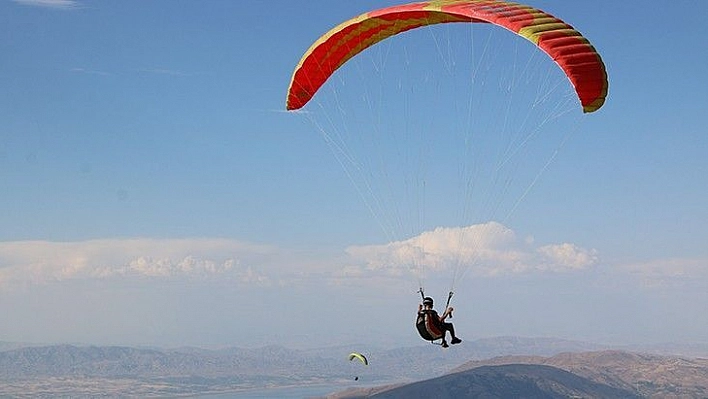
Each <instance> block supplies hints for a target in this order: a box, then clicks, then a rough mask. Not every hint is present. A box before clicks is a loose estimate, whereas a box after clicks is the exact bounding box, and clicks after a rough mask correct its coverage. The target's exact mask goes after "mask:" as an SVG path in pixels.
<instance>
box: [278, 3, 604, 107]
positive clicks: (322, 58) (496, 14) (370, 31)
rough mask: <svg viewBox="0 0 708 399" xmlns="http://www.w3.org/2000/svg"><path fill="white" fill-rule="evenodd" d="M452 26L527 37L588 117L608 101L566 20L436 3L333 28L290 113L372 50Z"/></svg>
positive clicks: (512, 9)
mask: <svg viewBox="0 0 708 399" xmlns="http://www.w3.org/2000/svg"><path fill="white" fill-rule="evenodd" d="M450 22H479V23H490V24H493V25H498V26H501V27H503V28H505V29H508V30H510V31H512V32H514V33H516V34H518V35H519V36H522V37H524V38H526V39H528V40H529V41H531V42H532V43H534V44H535V45H537V46H538V47H539V48H540V49H541V50H543V51H544V52H545V53H546V54H548V56H550V57H551V58H552V59H553V60H554V61H555V62H556V63H557V64H558V66H560V68H561V69H562V70H563V71H564V72H565V74H566V76H567V77H568V79H569V80H570V82H571V83H572V84H573V87H574V88H575V91H576V93H577V96H578V99H579V100H580V103H581V105H582V107H583V111H584V112H594V111H596V110H598V109H599V108H600V107H602V105H603V104H604V102H605V97H606V96H607V87H608V83H607V73H606V71H605V65H604V63H603V62H602V59H601V58H600V55H599V54H598V53H597V51H595V48H594V47H593V46H592V45H591V44H590V42H589V41H588V40H587V39H586V38H585V37H583V36H582V35H581V34H580V32H578V31H576V30H575V29H574V28H573V27H572V26H571V25H569V24H567V23H565V22H564V21H562V20H560V19H558V18H556V17H554V16H552V15H550V14H548V13H546V12H544V11H541V10H538V9H535V8H533V7H530V6H527V5H524V4H519V3H514V2H510V1H502V0H435V1H423V2H419V3H411V4H405V5H398V6H392V7H387V8H382V9H380V10H376V11H371V12H368V13H365V14H362V15H360V16H358V17H355V18H352V19H350V20H349V21H346V22H343V23H342V24H340V25H338V26H337V27H335V28H333V29H332V30H330V31H329V32H327V33H326V34H324V35H323V36H322V37H320V38H319V39H318V40H317V41H315V42H314V43H313V44H312V46H311V47H310V48H309V50H307V52H305V54H304V55H303V57H302V59H301V60H300V63H299V64H298V66H297V68H296V69H295V71H294V73H293V77H292V80H291V82H290V88H289V90H288V95H287V101H286V108H287V109H288V110H296V109H299V108H301V107H303V106H304V105H305V104H306V103H307V102H309V101H310V99H311V98H312V97H313V96H314V95H315V93H316V92H317V91H318V90H319V88H320V87H321V86H322V85H323V84H324V83H325V81H326V80H327V79H329V78H330V76H331V75H332V74H333V73H334V72H335V71H336V70H337V69H339V68H340V67H341V66H342V65H343V64H345V63H346V62H347V61H348V60H350V59H351V58H352V57H354V56H356V55H357V54H359V53H360V52H362V51H364V50H365V49H367V48H368V47H371V46H373V45H374V44H376V43H378V42H380V41H382V40H384V39H387V38H389V37H391V36H394V35H397V34H399V33H402V32H405V31H409V30H411V29H415V28H420V27H423V26H428V25H434V24H441V23H450Z"/></svg>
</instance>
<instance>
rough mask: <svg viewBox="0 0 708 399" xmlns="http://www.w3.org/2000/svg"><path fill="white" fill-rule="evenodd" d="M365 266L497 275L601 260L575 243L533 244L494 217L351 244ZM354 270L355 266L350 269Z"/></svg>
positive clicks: (574, 267) (395, 270) (581, 265)
mask: <svg viewBox="0 0 708 399" xmlns="http://www.w3.org/2000/svg"><path fill="white" fill-rule="evenodd" d="M347 252H348V253H349V255H350V256H352V258H353V259H355V260H356V261H358V262H359V264H361V265H362V266H361V268H362V269H363V270H368V271H370V272H375V271H376V272H381V273H385V274H390V275H395V274H401V273H403V272H405V271H406V270H408V271H413V272H419V271H420V270H423V269H425V270H431V271H441V270H451V269H456V270H457V271H458V272H459V271H460V270H464V271H466V270H470V272H472V273H474V274H476V275H484V276H494V275H506V274H513V273H524V272H544V271H552V272H561V271H571V270H580V269H585V268H588V267H591V266H593V265H594V264H595V263H596V262H597V253H596V251H595V250H592V249H585V248H582V247H580V246H578V245H575V244H571V243H562V244H551V245H545V246H540V247H534V244H533V240H529V239H522V240H520V239H518V238H517V236H516V234H515V233H514V231H512V230H511V229H509V228H507V227H506V226H504V225H502V224H500V223H497V222H489V223H485V224H478V225H473V226H467V227H455V228H442V227H439V228H436V229H435V230H433V231H427V232H424V233H422V234H420V235H418V236H416V237H412V238H410V239H407V240H404V241H397V242H391V243H388V244H384V245H368V246H353V247H349V248H348V249H347ZM348 273H349V274H353V273H354V272H353V270H352V267H351V266H350V267H349V269H348Z"/></svg>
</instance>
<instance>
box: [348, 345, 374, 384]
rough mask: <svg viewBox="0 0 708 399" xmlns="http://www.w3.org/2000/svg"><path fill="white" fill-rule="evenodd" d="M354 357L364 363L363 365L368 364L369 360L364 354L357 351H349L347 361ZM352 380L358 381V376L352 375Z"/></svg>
mask: <svg viewBox="0 0 708 399" xmlns="http://www.w3.org/2000/svg"><path fill="white" fill-rule="evenodd" d="M354 359H359V361H361V362H362V363H363V364H364V366H368V365H369V360H368V359H367V358H366V356H364V355H362V354H361V353H357V352H352V353H350V354H349V361H352V360H354ZM354 381H359V376H356V377H354Z"/></svg>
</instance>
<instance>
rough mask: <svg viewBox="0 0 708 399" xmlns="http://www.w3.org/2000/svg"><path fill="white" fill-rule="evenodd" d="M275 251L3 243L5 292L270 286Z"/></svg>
mask: <svg viewBox="0 0 708 399" xmlns="http://www.w3.org/2000/svg"><path fill="white" fill-rule="evenodd" d="M272 253H273V249H272V248H270V247H268V246H264V245H256V244H250V243H243V242H239V241H235V240H226V239H112V240H88V241H80V242H48V241H15V242H4V243H0V286H3V285H5V286H8V285H11V284H23V283H39V284H41V283H48V282H56V281H64V280H71V279H109V278H209V277H210V276H219V277H226V278H232V279H234V280H236V281H238V282H242V283H260V284H266V283H269V281H270V280H269V278H268V277H267V276H266V275H265V274H264V273H262V272H260V271H258V268H259V266H260V265H263V264H264V263H267V262H264V260H263V259H265V258H267V257H268V256H270V255H271V254H272Z"/></svg>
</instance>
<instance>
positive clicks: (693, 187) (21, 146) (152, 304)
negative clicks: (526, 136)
mask: <svg viewBox="0 0 708 399" xmlns="http://www.w3.org/2000/svg"><path fill="white" fill-rule="evenodd" d="M392 4H396V3H395V2H392V1H356V2H352V1H324V0H323V1H317V2H312V1H288V2H285V1H280V2H250V3H248V4H247V5H246V4H245V3H243V2H229V1H212V2H199V1H186V0H185V1H169V2H168V1H150V2H143V1H121V2H97V1H70V0H64V1H59V0H54V1H53V0H45V1H39V0H37V1H30V0H27V1H20V0H17V1H13V0H3V1H2V2H0V26H1V27H2V28H0V29H1V33H0V48H2V50H3V54H5V56H4V57H3V58H2V61H0V80H1V86H2V87H3V90H2V91H1V92H0V192H2V195H0V226H2V228H0V314H1V315H2V316H0V320H1V321H2V322H0V340H4V341H33V342H83V343H94V344H107V343H110V344H149V345H165V346H177V345H195V346H229V345H243V344H244V343H246V342H248V345H251V344H252V342H253V340H254V337H257V338H256V339H255V340H256V341H257V342H258V344H270V343H280V344H285V345H295V346H308V345H311V344H312V336H313V334H314V332H313V331H312V323H311V322H310V320H309V319H311V318H316V319H318V320H320V321H318V322H317V323H326V324H327V325H329V326H330V331H331V332H330V335H329V336H328V337H327V342H329V343H332V344H340V343H350V342H357V341H358V342H362V341H365V342H373V343H376V344H380V345H391V344H393V343H395V344H412V345H415V344H418V343H419V342H421V341H420V340H419V339H418V338H417V337H416V335H415V331H414V330H413V327H412V325H411V324H412V320H411V319H412V315H411V312H412V311H413V309H414V308H415V306H416V301H417V298H416V293H415V291H416V290H417V288H418V287H417V284H418V283H417V281H416V279H415V278H414V277H412V276H410V275H409V273H407V272H406V270H404V268H401V267H397V266H396V262H397V258H394V257H393V255H392V252H391V250H392V249H393V250H398V252H397V253H398V254H401V253H406V249H407V248H408V249H410V248H411V246H415V243H420V242H423V241H425V242H427V244H426V245H428V248H433V247H434V248H448V249H449V247H450V245H449V244H450V241H449V240H448V241H446V239H445V237H446V235H445V234H453V235H454V234H458V235H457V236H455V237H469V236H467V235H459V234H460V233H459V232H460V231H472V232H473V233H470V234H472V236H473V237H476V238H478V239H480V240H481V241H483V242H484V243H485V245H488V246H487V247H484V248H483V249H486V250H489V251H490V252H489V253H493V254H494V255H493V256H492V255H489V256H488V257H483V258H481V259H483V262H482V263H484V265H475V266H472V267H470V268H468V269H465V270H466V271H467V272H466V274H465V277H464V279H461V280H460V281H459V283H457V284H456V287H455V288H456V298H455V305H456V308H457V314H456V315H455V322H456V323H457V325H458V330H459V331H460V335H461V336H462V337H463V338H468V339H474V338H477V337H489V336H496V335H522V336H557V337H562V338H569V339H583V340H591V341H596V342H609V343H633V342H665V341H685V342H695V341H700V340H704V339H705V338H704V337H706V336H708V321H707V319H706V318H705V314H706V313H707V312H708V289H707V288H708V249H707V248H708V247H706V245H705V242H706V241H707V240H708V230H707V229H706V226H705V221H706V220H708V211H707V210H706V207H705V195H706V188H707V187H708V185H707V184H706V183H708V180H707V179H706V176H708V160H707V158H706V157H705V155H704V152H705V149H706V148H708V139H706V136H705V129H706V126H708V113H707V112H706V110H708V99H707V98H706V95H705V93H706V92H708V79H706V78H705V73H704V69H705V67H704V65H705V63H706V56H707V55H708V44H706V42H705V40H703V32H702V31H703V28H702V26H703V25H702V23H703V21H705V20H706V18H707V17H708V6H705V5H703V3H700V2H679V3H676V4H673V5H672V6H671V7H663V8H658V7H641V6H638V5H637V4H632V3H626V2H625V3H620V4H618V3H617V2H610V1H595V2H564V1H550V0H547V1H534V2H532V3H531V4H532V5H533V6H536V7H538V8H541V9H544V10H545V11H548V12H550V13H552V14H554V15H556V16H558V17H560V18H562V19H564V20H566V21H568V22H569V23H571V24H573V25H574V26H575V27H576V28H577V29H578V30H580V31H581V32H582V33H583V34H584V35H585V36H586V37H588V38H589V39H590V40H591V41H592V42H593V44H594V45H595V47H596V48H597V49H598V51H599V52H600V53H601V54H602V56H603V59H604V61H605V63H606V65H607V68H608V74H609V76H610V94H609V96H608V101H607V103H606V105H605V106H604V107H603V108H602V109H601V110H599V111H598V112H597V113H595V114H592V115H587V116H585V117H577V118H574V119H573V121H572V122H571V125H570V126H572V129H573V130H574V133H573V134H572V135H571V136H570V137H569V138H568V140H567V141H566V142H564V144H563V145H562V148H560V147H558V148H560V151H559V152H558V154H557V155H556V156H554V157H553V159H552V162H550V165H549V167H548V168H547V169H545V170H543V174H542V176H541V178H540V179H539V180H538V181H537V182H536V183H535V184H533V187H532V188H531V190H530V192H529V194H528V195H525V196H523V201H521V202H520V204H519V206H518V207H517V208H515V209H514V211H513V213H512V214H511V215H510V216H509V217H507V216H506V212H504V211H500V212H498V213H496V214H491V215H482V216H483V217H484V216H488V217H489V218H488V219H483V218H477V217H476V216H475V215H471V217H470V218H469V220H457V219H455V218H454V216H455V213H454V212H450V213H447V212H446V211H447V208H446V205H444V204H443V203H438V202H436V201H437V199H436V197H435V195H434V194H435V193H431V194H432V197H431V200H430V202H429V203H427V204H426V208H425V213H426V216H427V217H428V219H427V220H426V221H425V222H424V223H420V224H416V223H411V224H410V225H409V226H407V228H408V229H409V230H406V231H402V232H399V233H394V234H388V235H387V234H386V233H385V232H382V229H381V228H380V224H381V222H382V221H383V222H386V220H385V219H386V218H387V217H390V216H391V215H392V213H395V212H396V210H395V209H394V210H390V208H389V210H388V211H387V212H388V214H386V212H384V215H383V216H381V215H378V216H372V215H371V213H370V212H369V209H368V208H367V206H366V200H367V199H366V198H362V197H365V196H362V195H359V193H358V192H357V189H356V188H355V185H354V184H352V183H353V181H352V179H349V178H348V177H347V175H346V173H345V171H344V170H343V168H341V167H340V165H339V163H338V162H337V160H336V159H335V157H334V156H333V153H332V151H330V149H329V148H328V146H327V143H326V142H325V140H323V137H322V135H321V134H320V133H319V132H318V131H317V128H316V124H317V123H319V122H321V121H322V120H323V119H321V118H326V117H328V116H332V115H334V116H340V114H339V113H338V111H328V112H329V113H325V115H324V116H322V112H318V111H321V110H322V109H323V108H326V107H328V106H332V104H333V103H332V102H331V101H332V100H329V99H328V98H331V97H332V96H341V97H345V96H347V95H351V96H352V97H355V96H356V95H357V94H355V93H358V92H357V91H356V90H355V88H354V87H355V86H356V85H357V83H353V82H361V80H354V79H361V76H367V77H368V76H373V77H374V78H383V77H384V76H386V75H383V72H378V71H377V70H376V68H375V67H376V66H381V64H379V65H375V66H374V68H372V69H371V70H369V69H367V68H368V67H367V65H370V64H371V61H372V60H374V61H375V60H376V59H377V57H380V56H381V55H382V54H384V50H386V51H391V52H392V54H394V52H395V51H398V50H400V49H402V48H406V49H413V48H417V46H418V43H417V42H415V40H418V38H419V37H422V36H423V35H418V36H415V35H409V37H408V38H402V39H401V40H400V41H391V43H390V44H386V45H385V46H381V47H380V48H372V49H370V50H372V51H370V52H369V53H365V54H362V56H363V57H361V60H358V61H356V60H352V61H355V62H358V64H354V65H357V66H356V67H352V68H351V69H349V70H344V69H343V70H342V71H339V72H341V74H339V75H338V78H337V79H335V80H333V81H331V82H328V85H326V87H325V88H323V89H324V90H323V92H322V93H319V94H321V96H319V97H317V98H316V101H314V102H313V104H310V105H311V107H309V108H308V107H306V110H305V111H304V112H302V113H299V114H293V113H286V112H284V102H285V93H286V90H287V86H288V83H289V80H290V77H291V74H292V71H293V69H294V67H295V65H296V64H297V62H298V60H299V59H300V57H301V55H302V53H303V52H304V51H305V50H306V49H307V48H308V47H309V45H310V44H311V43H312V42H313V41H314V40H315V39H316V38H318V37H319V36H320V35H321V34H323V33H324V32H326V31H327V30H328V29H330V28H331V27H333V26H335V25H336V24H338V23H340V22H342V21H344V20H346V19H348V18H351V17H353V16H356V15H358V14H360V13H362V12H365V11H368V10H372V9H375V8H378V7H384V6H387V5H392ZM454 32H455V31H452V33H450V30H448V29H446V28H443V29H438V30H436V31H434V33H433V36H434V37H436V38H438V39H441V38H442V40H446V38H447V37H454V34H455V33H454ZM482 32H486V31H482ZM448 35H449V36H448ZM478 35H479V38H478V37H475V41H476V45H481V43H484V40H485V39H483V37H484V35H485V33H480V34H478ZM494 40H497V41H499V42H500V43H502V44H505V45H506V44H508V45H510V46H511V47H510V48H524V47H523V45H518V47H515V46H517V44H516V43H517V41H518V43H524V44H525V42H523V41H522V39H518V38H516V37H514V36H513V35H512V34H509V33H508V32H503V31H501V30H500V34H499V35H498V36H495V38H494ZM506 41H508V43H507V42H506ZM420 46H421V47H422V46H423V45H422V44H421V45H420ZM527 47H528V46H527ZM421 52H422V53H423V55H424V51H421ZM391 57H392V58H391V59H394V56H391ZM420 59H421V61H420V64H417V65H416V68H411V71H413V70H414V69H415V70H416V71H417V70H420V71H423V72H420V73H424V71H426V70H427V71H430V70H435V69H434V68H439V67H440V65H439V60H440V58H436V57H435V56H431V57H430V61H425V57H421V58H420ZM367 63H368V64H367ZM535 63H536V64H538V67H539V68H541V69H540V70H541V71H550V72H548V73H553V71H554V68H555V66H554V65H553V64H552V62H550V60H546V59H542V58H541V57H537V58H536V59H535ZM556 69H557V68H556ZM362 70H363V71H365V72H364V73H363V74H362V73H361V71H362ZM369 73H370V74H371V75H369ZM379 73H381V74H380V75H378V74H379ZM544 73H545V72H544ZM411 74H414V72H411ZM461 76H464V75H462V73H461V72H460V71H457V77H458V78H459V77H461ZM376 84H378V83H370V86H369V89H371V88H373V87H376V86H375V85H376ZM404 84H406V85H407V88H409V89H410V88H411V87H416V88H417V87H418V86H414V85H413V84H412V82H410V81H404ZM568 89H569V88H568V87H565V90H566V91H567V90H568ZM328 93H329V94H328ZM319 94H318V95H319ZM327 96H330V97H327ZM519 97H520V98H521V97H522V96H519ZM446 98H447V97H446V95H443V94H438V95H437V97H436V100H441V101H440V102H444V101H443V100H446ZM486 100H487V99H486V98H485V102H486ZM387 101H389V102H388V103H386V104H384V106H383V107H382V109H381V112H383V113H386V112H389V111H391V112H393V110H394V109H395V107H394V106H393V105H391V104H392V100H387ZM406 101H411V104H412V105H410V107H411V108H410V109H409V110H408V112H409V113H410V114H415V115H426V112H427V110H426V108H425V107H426V106H427V105H424V104H421V103H420V102H416V98H415V96H411V97H407V98H406ZM334 105H337V104H336V103H334ZM333 108H336V107H333ZM352 111H353V110H352ZM352 111H349V113H348V114H347V115H350V116H351V115H355V114H354V113H353V112H352ZM389 116H390V115H387V118H388V117H389ZM318 118H320V119H318ZM351 118H352V119H350V120H349V121H345V127H346V128H350V129H352V130H354V129H362V130H369V129H371V128H373V126H369V127H366V126H365V127H362V126H360V125H359V122H358V120H356V121H355V120H354V119H353V118H354V116H351ZM390 119H392V120H393V119H395V118H393V117H391V118H390ZM494 121H495V119H494V118H491V119H490V122H489V123H494ZM394 122H395V121H394ZM403 124H405V122H403ZM387 128H390V127H389V126H388V125H387ZM559 129H560V128H559ZM556 145H557V144H556ZM384 151H385V150H384ZM551 152H552V151H551ZM551 152H548V151H547V152H545V153H544V154H545V155H544V156H543V157H542V158H541V159H544V160H545V159H549V158H550V157H551V155H549V154H550V153H551ZM382 156H385V157H386V158H387V159H388V163H387V165H388V167H389V168H395V166H394V165H396V156H395V154H393V153H391V154H386V153H382ZM435 156H442V157H443V158H444V157H445V156H446V154H445V153H442V154H434V155H433V157H435ZM435 159H436V160H437V158H435ZM523 165H524V164H520V166H523ZM413 166H415V164H414V165H413ZM391 170H393V169H391ZM533 170H534V171H540V170H541V168H540V167H539V166H535V169H533ZM429 173H430V175H429V176H425V177H426V179H430V182H429V184H430V187H431V189H430V191H436V189H435V188H434V187H435V186H433V184H434V181H433V180H441V181H444V180H445V179H437V177H439V176H441V175H439V174H438V175H436V174H435V173H436V172H435V171H434V169H431V170H430V171H429ZM409 176H413V177H416V176H417V177H420V175H409ZM432 178H435V179H432ZM528 182H529V180H526V184H527V185H528ZM443 188H444V186H443ZM441 192H442V191H441ZM520 192H523V188H522V189H521V191H517V193H516V194H512V195H511V197H510V198H511V200H512V202H513V200H514V199H516V198H520V197H521V195H520ZM427 194H428V193H426V195H427ZM377 198H379V199H381V198H382V197H381V196H380V197H377ZM391 198H397V197H391ZM509 209H510V207H509V208H507V210H509ZM438 217H439V219H438ZM501 219H503V220H501ZM409 221H410V219H409ZM436 227H441V228H444V229H442V230H438V233H434V231H435V230H434V229H435V228H436ZM464 228H468V230H464ZM445 229H447V230H445ZM456 229H457V230H456ZM426 232H428V233H429V234H427V235H426V234H424V233H426ZM388 241H397V244H392V245H388V246H387V245H386V244H388ZM460 241H463V240H460ZM460 244H465V243H464V242H461V243H460ZM461 246H462V245H461ZM436 254H437V255H439V257H440V258H441V259H444V258H445V256H446V254H445V253H444V249H440V252H436ZM510 257H513V258H514V259H516V260H517V261H518V263H517V264H516V266H517V267H516V268H514V267H512V266H513V265H511V264H510V263H504V262H503V261H502V260H501V259H509V258H510ZM455 259H456V260H458V261H459V260H464V259H465V258H464V256H462V255H459V254H458V255H457V257H456V258H455ZM398 260H400V259H398ZM424 261H425V262H427V261H431V262H433V261H432V260H430V259H426V260H424ZM377 262H378V263H377ZM519 265H521V266H519ZM482 266H484V267H482ZM432 270H435V267H433V268H432ZM447 274H448V271H446V270H442V271H441V272H440V273H437V272H435V273H434V275H436V276H438V277H440V276H443V275H447ZM441 280H443V279H442V278H441ZM429 283H430V286H431V287H430V288H431V289H434V290H435V291H433V292H432V293H434V294H435V295H436V296H440V295H442V294H444V293H445V292H446V290H447V286H446V284H447V283H446V282H443V281H440V282H439V281H437V280H436V279H435V278H431V279H429ZM426 284H427V283H426ZM372 313H374V314H376V315H377V317H376V319H378V318H380V319H381V320H377V321H376V323H375V325H368V324H367V325H362V323H361V322H358V321H356V320H361V319H362V318H365V317H370V316H369V315H371V314H372ZM244 320H246V321H245V322H244ZM205 326H208V327H209V328H207V329H206V330H205Z"/></svg>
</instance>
